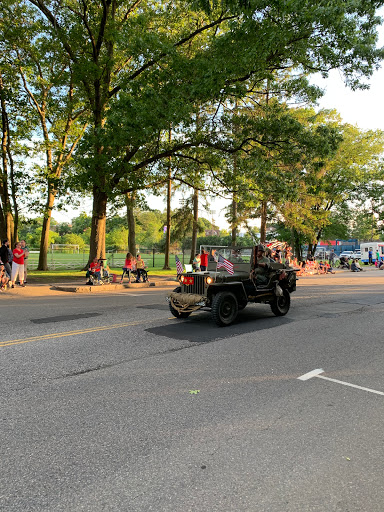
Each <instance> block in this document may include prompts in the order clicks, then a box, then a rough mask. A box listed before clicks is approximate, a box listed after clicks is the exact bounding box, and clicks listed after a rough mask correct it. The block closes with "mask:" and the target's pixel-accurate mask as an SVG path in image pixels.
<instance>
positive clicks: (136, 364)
mask: <svg viewBox="0 0 384 512" xmlns="http://www.w3.org/2000/svg"><path fill="white" fill-rule="evenodd" d="M383 274H384V273H383ZM165 293H166V290H157V289H146V290H141V291H140V292H138V293H134V292H132V291H127V292H121V293H112V294H108V295H106V294H104V295H91V294H90V295H76V294H73V295H72V294H63V295H54V296H48V297H35V298H33V297H25V298H24V297H22V296H12V297H10V296H5V295H3V296H1V298H0V300H1V301H0V313H1V333H0V352H1V354H0V367H1V376H2V378H1V384H0V385H1V389H0V396H1V409H0V410H1V415H0V425H1V432H0V435H1V447H0V460H1V471H0V510H1V511H15V512H16V511H17V512H20V511H55V512H56V511H71V512H74V511H90V512H98V511H119V512H121V511H129V512H131V511H132V512H136V511H137V512H148V511H156V512H162V511H164V512H165V511H169V512H179V511H180V512H181V511H182V512H186V511H191V512H192V511H193V512H200V511H201V512H206V511H209V512H216V511H218V512H219V511H220V512H226V511H235V512H238V511H239V512H241V511H252V512H259V511H268V512H275V511H276V512H280V511H281V512H290V511H292V512H297V511H319V512H324V511H327V512H329V511H343V512H347V511H348V512H354V511H359V512H361V511H369V512H375V511H378V512H379V511H380V512H381V511H382V510H383V509H384V505H383V504H384V486H383V470H382V466H383V462H382V461H383V458H384V447H383V409H384V395H382V394H378V393H374V392H372V391H376V392H379V393H380V392H384V370H383V368H384V361H383V359H384V357H383V343H384V336H383V329H382V314H383V311H384V276H383V278H381V273H380V272H379V271H378V272H377V273H375V272H367V273H364V274H360V275H359V274H352V273H346V274H337V275H335V276H331V277H326V276H318V277H307V278H305V279H302V280H301V281H300V283H299V288H298V291H297V292H296V293H295V294H294V295H293V300H292V308H291V311H290V312H289V314H288V315H287V316H286V317H283V318H276V317H274V316H273V315H272V314H271V312H270V309H269V307H268V306H264V305H258V306H250V307H247V308H246V309H245V310H244V311H242V312H241V313H240V315H239V320H238V322H237V323H236V324H235V325H233V326H231V327H228V328H218V327H216V326H214V325H213V324H212V322H211V320H210V316H209V314H208V313H205V312H201V313H195V314H193V315H192V316H191V317H190V318H189V319H187V320H182V321H179V320H175V319H172V318H171V317H170V314H169V312H168V310H167V306H166V303H165V301H164V296H165ZM319 368H321V369H323V370H324V373H321V374H320V375H318V376H315V377H312V378H310V379H308V380H305V381H302V380H298V377H300V376H302V375H304V374H306V373H307V372H310V371H312V370H315V369H319ZM322 377H326V378H332V379H335V380H336V381H338V382H334V381H330V380H325V379H324V378H322ZM346 383H350V384H353V385H356V386H358V387H350V386H347V385H345V384H346ZM361 388H367V389H368V390H367V389H361ZM191 390H193V391H197V390H199V392H198V393H196V394H190V391H191ZM369 390H371V391H369Z"/></svg>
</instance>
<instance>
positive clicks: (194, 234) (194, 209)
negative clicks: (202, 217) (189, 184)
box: [189, 188, 199, 263]
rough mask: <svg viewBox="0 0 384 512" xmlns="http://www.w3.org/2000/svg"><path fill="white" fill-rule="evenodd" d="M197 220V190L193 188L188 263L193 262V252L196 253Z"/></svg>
mask: <svg viewBox="0 0 384 512" xmlns="http://www.w3.org/2000/svg"><path fill="white" fill-rule="evenodd" d="M198 220H199V191H198V190H197V189H196V188H195V193H194V194H193V227H192V242H191V257H190V258H189V263H192V262H193V260H194V258H195V254H196V244H197V230H198Z"/></svg>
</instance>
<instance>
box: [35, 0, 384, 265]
mask: <svg viewBox="0 0 384 512" xmlns="http://www.w3.org/2000/svg"><path fill="white" fill-rule="evenodd" d="M25 1H27V2H28V3H29V5H34V6H35V7H36V8H37V9H38V10H39V12H40V13H41V15H42V16H43V17H44V18H45V20H47V21H48V23H49V24H50V30H51V31H52V33H53V35H54V37H56V38H57V40H58V42H59V43H60V45H61V48H62V50H63V51H64V52H65V53H66V54H67V55H68V57H69V59H70V61H71V63H72V65H73V69H74V77H75V81H76V85H77V86H78V87H79V88H81V90H82V93H83V95H84V98H85V99H86V101H87V103H88V109H89V112H90V115H91V119H90V121H91V125H90V130H89V131H88V134H87V135H88V136H87V139H86V141H85V142H84V145H83V147H82V152H83V154H84V157H85V158H84V159H83V161H82V166H83V171H85V172H84V173H81V180H82V183H83V185H85V186H86V187H88V186H90V185H91V186H92V189H93V198H94V202H93V220H92V236H91V248H90V259H91V258H93V257H94V256H102V255H103V254H104V239H105V219H106V209H107V202H108V199H109V198H111V197H112V196H113V194H114V193H125V192H128V191H132V190H134V189H137V188H140V187H143V186H146V184H145V182H146V180H148V178H151V180H152V182H156V181H158V180H159V179H160V180H164V179H165V177H164V176H158V175H157V170H156V166H155V163H156V162H158V161H159V160H160V159H163V158H169V157H170V156H172V155H174V154H176V153H180V151H182V150H183V149H188V148H190V147H192V146H193V145H201V144H205V145H206V146H207V147H210V146H212V137H209V138H206V139H205V140H202V139H200V140H195V138H193V137H190V138H188V137H187V138H185V139H180V138H177V137H175V138H174V140H173V142H172V143H169V142H168V143H166V142H164V141H163V140H161V139H159V134H160V133H161V131H162V130H166V129H167V127H169V126H170V125H171V124H172V126H173V127H174V129H176V126H178V125H181V123H183V124H184V125H185V126H188V124H189V123H190V118H191V112H192V111H193V105H194V104H196V103H200V104H204V103H206V102H212V101H222V100H223V99H224V98H225V97H228V96H237V97H241V96H242V95H243V94H244V92H245V90H246V88H247V87H249V85H250V84H252V83H253V84H254V86H256V85H257V84H258V83H260V81H262V80H265V79H266V78H267V77H268V76H270V74H271V73H272V72H273V70H276V69H282V68H285V67H286V66H290V67H292V66H296V67H300V68H301V69H304V70H307V71H310V72H315V71H320V72H322V73H324V74H326V73H327V72H328V71H329V70H330V69H332V68H335V67H339V68H340V69H341V70H342V71H343V72H344V74H345V76H346V81H347V83H348V84H349V85H351V86H352V87H357V86H358V81H359V78H360V76H361V75H366V76H369V74H370V73H371V72H372V70H373V69H374V67H375V66H376V65H377V64H378V62H379V61H380V60H381V58H382V52H381V51H380V50H377V49H376V48H375V43H376V39H377V36H376V27H377V25H378V24H379V22H380V21H379V19H378V18H377V17H376V16H375V9H376V8H377V7H379V6H380V5H382V2H366V1H365V0H360V1H359V0H347V1H346V0H334V1H333V2H327V3H326V5H324V3H323V2H317V3H314V2H309V1H304V2H302V1H300V2H299V1H298V0H296V1H295V0H294V1H292V2H285V1H283V0H280V1H277V2H275V3H273V4H270V3H269V4H265V3H262V4H261V5H260V3H259V2H256V1H255V0H254V1H252V0H249V1H248V2H245V1H241V0H239V1H238V2H235V1H221V2H220V1H215V2H209V1H208V0H205V1H202V2H197V1H193V2H192V1H191V2H186V1H174V2H163V3H162V5H161V9H159V8H158V5H157V3H156V2H149V1H144V0H143V1H141V2H140V1H138V2H133V3H127V2H125V1H122V2H120V3H118V2H117V1H116V0H105V1H104V2H103V4H102V6H101V8H100V5H99V3H98V2H96V0H83V1H82V2H80V1H77V0H71V1H70V2H69V1H68V2H62V1H59V0H25ZM198 6H199V8H200V10H199V8H198ZM201 7H204V8H205V9H206V12H205V13H204V12H203V11H201ZM191 8H192V9H195V10H192V9H191ZM57 13H60V14H57ZM219 28H220V30H218V29H219ZM46 30H49V29H48V27H46ZM266 41H268V44H265V42H266ZM212 62H214V63H215V65H214V66H212ZM296 86H298V84H296ZM212 133H215V132H214V131H213V132H212ZM216 135H217V134H216ZM219 142H220V143H221V142H222V141H219ZM220 145H221V146H223V145H222V144H220ZM227 149H228V147H227ZM229 149H230V150H231V148H229ZM144 169H145V170H146V171H145V172H144ZM128 178H129V179H128ZM127 179H128V181H129V183H130V185H129V187H130V190H128V188H129V187H127ZM123 182H124V187H120V185H121V184H122V183H123Z"/></svg>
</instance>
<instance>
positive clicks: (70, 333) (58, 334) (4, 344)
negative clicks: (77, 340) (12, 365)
mask: <svg viewBox="0 0 384 512" xmlns="http://www.w3.org/2000/svg"><path fill="white" fill-rule="evenodd" d="M141 323H142V321H138V322H128V323H125V324H113V325H103V326H100V327H90V328H89V329H79V330H77V331H66V332H56V333H55V332H53V333H51V334H42V335H40V336H32V337H30V338H24V339H17V340H8V341H1V342H0V347H9V346H10V345H21V344H23V343H30V342H31V341H44V340H50V339H54V338H65V337H67V336H77V335H79V334H88V333H91V332H99V331H108V330H110V329H121V328H122V327H130V326H132V325H139V324H141Z"/></svg>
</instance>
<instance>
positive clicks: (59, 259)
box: [28, 249, 189, 270]
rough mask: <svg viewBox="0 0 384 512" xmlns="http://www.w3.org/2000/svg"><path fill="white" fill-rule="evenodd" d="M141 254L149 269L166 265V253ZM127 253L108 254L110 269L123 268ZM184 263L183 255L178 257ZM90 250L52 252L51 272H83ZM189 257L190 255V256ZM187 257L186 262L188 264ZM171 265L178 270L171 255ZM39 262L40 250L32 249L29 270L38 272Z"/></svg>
mask: <svg viewBox="0 0 384 512" xmlns="http://www.w3.org/2000/svg"><path fill="white" fill-rule="evenodd" d="M140 254H141V257H142V258H143V260H144V261H145V264H146V265H147V267H149V268H154V267H162V266H163V265H164V258H165V257H164V253H160V252H157V251H156V250H155V249H140ZM125 256H126V252H116V251H114V252H107V253H106V255H105V257H106V258H107V262H108V265H109V267H110V268H122V267H123V266H124V262H125ZM178 256H179V257H180V259H181V260H182V261H183V262H184V257H183V254H179V255H178ZM88 257H89V250H88V249H86V250H81V249H80V251H79V252H75V251H74V252H72V253H71V252H68V251H65V252H59V251H55V250H54V251H52V250H50V251H49V252H48V255H47V263H48V269H49V270H71V269H72V270H81V269H82V268H84V267H85V266H86V265H87V263H88ZM188 257H189V255H188ZM187 259H188V258H187V257H186V262H187ZM169 260H170V261H169V263H170V266H171V268H176V264H175V256H174V255H173V254H171V255H170V258H169ZM38 262H39V250H37V249H30V250H29V258H28V268H29V269H30V270H36V269H37V266H38Z"/></svg>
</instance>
